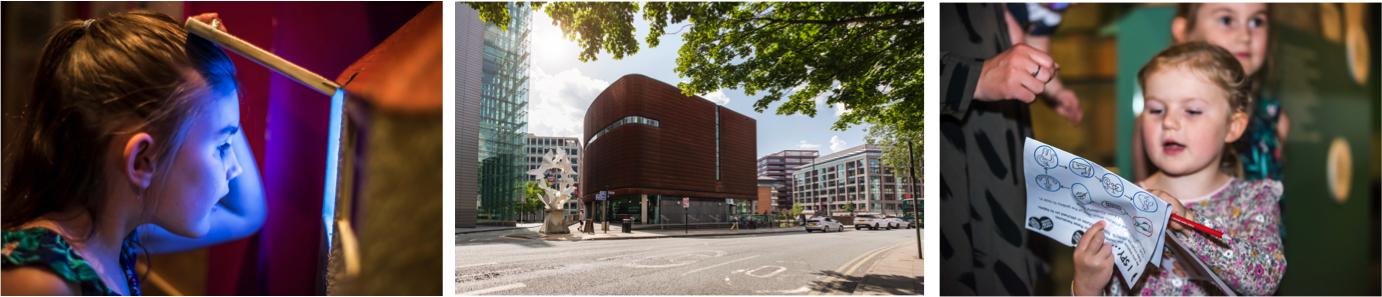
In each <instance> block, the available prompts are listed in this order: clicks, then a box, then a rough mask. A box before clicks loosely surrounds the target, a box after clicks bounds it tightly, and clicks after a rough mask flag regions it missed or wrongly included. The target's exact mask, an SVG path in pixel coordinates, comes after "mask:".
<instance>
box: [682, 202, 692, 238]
mask: <svg viewBox="0 0 1382 297" xmlns="http://www.w3.org/2000/svg"><path fill="white" fill-rule="evenodd" d="M690 212H691V197H681V230H682V231H683V232H682V234H691V225H690V224H688V222H687V219H686V218H687V217H688V215H689V214H690Z"/></svg>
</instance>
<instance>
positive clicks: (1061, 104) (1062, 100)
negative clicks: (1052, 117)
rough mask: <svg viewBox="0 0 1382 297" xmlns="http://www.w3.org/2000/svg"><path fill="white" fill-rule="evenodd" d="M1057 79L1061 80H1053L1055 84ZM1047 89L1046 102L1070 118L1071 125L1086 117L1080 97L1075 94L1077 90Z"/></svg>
mask: <svg viewBox="0 0 1382 297" xmlns="http://www.w3.org/2000/svg"><path fill="white" fill-rule="evenodd" d="M1057 81H1059V80H1051V83H1052V84H1053V85H1054V84H1055V83H1056V82H1057ZM1046 91H1047V92H1046V94H1045V96H1042V98H1046V103H1047V104H1050V105H1051V109H1053V110H1055V111H1056V114H1059V115H1061V116H1063V117H1065V118H1066V119H1069V120H1070V125H1071V126H1074V125H1079V124H1080V120H1082V119H1084V111H1082V110H1080V98H1079V97H1076V96H1075V91H1071V90H1070V89H1066V88H1059V89H1056V88H1054V87H1048V88H1046Z"/></svg>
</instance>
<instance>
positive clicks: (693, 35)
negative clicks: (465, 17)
mask: <svg viewBox="0 0 1382 297" xmlns="http://www.w3.org/2000/svg"><path fill="white" fill-rule="evenodd" d="M469 5H470V7H471V8H474V9H476V10H479V11H480V16H481V19H482V20H486V21H488V22H491V23H496V24H507V20H508V14H507V13H506V12H507V10H506V9H507V7H506V6H505V5H504V4H503V3H470V4H469ZM533 6H534V7H535V8H536V7H542V8H543V11H544V12H546V13H547V15H548V16H550V17H551V18H552V22H553V25H556V26H558V27H560V28H561V30H562V34H563V37H565V38H567V39H568V40H572V41H576V42H577V43H578V44H579V45H580V46H581V48H582V52H581V53H580V55H579V59H580V60H581V61H583V62H588V61H592V60H596V55H597V54H599V53H601V52H602V51H605V52H608V53H610V54H611V55H612V56H613V57H614V59H622V58H623V57H624V56H627V55H633V54H636V53H638V50H639V43H638V40H637V39H636V38H635V35H634V34H635V31H636V28H635V27H634V26H633V25H632V24H633V21H634V19H633V18H634V14H635V13H637V12H639V11H640V10H641V12H642V15H641V17H642V18H643V19H644V20H648V21H650V22H651V25H650V31H649V32H648V35H647V36H646V37H645V38H644V42H646V43H647V44H648V47H657V46H658V45H659V44H660V39H661V37H662V36H666V35H671V34H676V33H679V32H685V33H683V34H682V39H683V41H684V42H683V44H682V47H681V48H680V49H679V50H678V58H677V68H676V69H675V71H676V72H677V74H678V75H680V76H682V77H685V78H688V79H689V81H688V82H682V83H678V84H677V87H678V88H681V89H682V90H683V92H684V93H685V94H687V95H694V94H704V93H709V92H713V91H716V90H720V89H726V88H729V89H742V90H743V91H744V94H746V95H749V96H756V95H757V94H758V93H760V92H762V93H764V95H763V97H761V98H759V99H758V100H757V101H756V102H755V103H754V111H757V112H760V113H761V112H763V111H764V110H766V109H768V107H769V106H770V105H771V104H772V103H774V102H778V101H784V100H785V101H784V102H782V103H781V104H780V105H778V107H777V110H776V113H777V114H779V115H794V114H803V115H807V116H811V117H815V116H816V114H817V106H818V104H819V103H825V104H827V105H831V106H834V105H837V104H839V105H843V107H844V108H845V109H847V110H848V112H846V113H844V114H843V115H841V116H840V119H839V120H836V121H835V124H834V125H833V126H832V129H834V130H840V131H843V130H845V129H848V128H849V127H850V126H852V125H859V124H861V123H864V122H868V123H874V124H892V125H896V126H897V127H898V128H900V129H904V130H907V131H921V130H922V125H921V123H920V121H919V119H921V116H922V105H923V102H922V101H923V100H922V65H923V62H922V60H923V59H922V44H923V41H922V40H923V38H922V34H923V30H922V27H923V21H922V19H923V14H922V7H923V4H922V3H921V2H878V3H873V2H649V3H644V4H643V5H642V7H640V5H639V4H638V3H626V2H625V3H614V2H609V3H588V2H558V3H551V4H548V5H541V4H534V5H533ZM669 25H672V26H679V28H676V31H674V32H672V33H671V34H669V33H668V32H667V29H668V26H669ZM819 101H824V102H819Z"/></svg>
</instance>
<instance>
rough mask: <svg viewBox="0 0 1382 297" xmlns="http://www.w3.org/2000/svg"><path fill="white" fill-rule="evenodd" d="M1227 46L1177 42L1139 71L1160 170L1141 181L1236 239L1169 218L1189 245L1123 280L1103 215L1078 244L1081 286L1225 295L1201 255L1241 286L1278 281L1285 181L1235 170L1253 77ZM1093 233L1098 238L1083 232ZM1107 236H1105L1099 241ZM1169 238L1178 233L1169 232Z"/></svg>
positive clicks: (1249, 290) (1257, 287)
mask: <svg viewBox="0 0 1382 297" xmlns="http://www.w3.org/2000/svg"><path fill="white" fill-rule="evenodd" d="M1238 61H1239V60H1238V59H1235V56H1234V54H1232V53H1230V52H1229V51H1227V50H1225V49H1223V48H1221V47H1219V46H1216V45H1213V44H1209V43H1206V42H1190V43H1182V44H1178V45H1175V46H1172V47H1170V48H1168V49H1166V50H1164V51H1162V52H1161V53H1159V54H1157V55H1156V57H1154V58H1152V61H1151V62H1149V63H1147V65H1146V66H1144V67H1143V68H1142V71H1141V72H1138V76H1137V79H1138V82H1139V83H1140V84H1141V85H1143V86H1145V89H1144V91H1143V97H1145V98H1146V100H1145V102H1144V108H1143V110H1142V115H1141V119H1140V121H1142V123H1141V128H1142V137H1143V139H1142V140H1143V143H1144V144H1145V147H1144V149H1146V151H1147V152H1148V155H1149V156H1150V157H1151V160H1152V163H1153V164H1155V165H1156V166H1157V168H1159V169H1160V170H1159V171H1157V172H1156V173H1153V174H1152V176H1151V177H1148V178H1147V179H1146V180H1144V181H1143V182H1142V183H1140V184H1139V185H1140V186H1142V187H1143V188H1145V189H1147V191H1148V192H1149V193H1151V194H1152V195H1155V196H1157V197H1160V198H1161V199H1162V200H1165V201H1166V202H1168V203H1171V204H1172V205H1173V210H1172V211H1173V213H1175V214H1176V215H1179V216H1181V217H1185V218H1187V219H1190V220H1193V221H1196V222H1200V223H1201V224H1204V225H1206V226H1209V227H1211V228H1215V229H1216V230H1219V231H1223V232H1225V233H1227V234H1229V235H1230V236H1232V238H1233V240H1231V241H1229V242H1227V243H1226V242H1224V241H1221V240H1219V239H1217V238H1211V237H1210V236H1207V235H1205V234H1204V233H1201V232H1199V231H1195V230H1194V229H1193V228H1190V227H1189V226H1183V225H1181V224H1180V223H1176V222H1172V223H1170V226H1168V227H1169V228H1168V230H1172V231H1176V232H1168V234H1167V235H1168V236H1175V237H1177V239H1179V240H1180V241H1181V242H1185V243H1186V244H1187V246H1184V248H1185V249H1186V250H1187V251H1188V253H1189V254H1177V253H1176V252H1175V249H1174V248H1172V247H1171V246H1167V247H1166V248H1165V252H1164V254H1163V255H1161V257H1162V259H1161V263H1160V268H1157V267H1155V266H1151V265H1148V266H1147V273H1146V274H1145V275H1146V276H1145V277H1144V280H1143V281H1141V282H1139V283H1137V284H1124V283H1122V281H1121V279H1120V278H1118V277H1114V276H1113V255H1112V251H1111V250H1110V247H1109V244H1107V243H1103V238H1102V233H1101V232H1098V231H1101V230H1102V228H1103V226H1104V223H1103V222H1100V223H1098V224H1095V226H1093V227H1090V228H1089V230H1087V231H1086V233H1085V234H1086V235H1085V238H1083V239H1081V240H1080V243H1079V244H1078V245H1077V246H1076V247H1075V254H1074V259H1075V281H1074V283H1073V284H1072V290H1073V293H1075V294H1077V295H1095V294H1109V295H1128V294H1141V295H1224V294H1226V293H1227V292H1223V291H1222V290H1220V289H1219V287H1218V286H1217V285H1215V282H1214V281H1212V280H1211V279H1210V278H1209V277H1208V276H1207V275H1200V274H1198V273H1195V271H1193V270H1191V267H1192V264H1190V263H1194V262H1192V261H1193V259H1191V258H1188V257H1195V259H1198V260H1199V261H1200V262H1203V263H1204V264H1205V265H1207V266H1208V268H1209V271H1208V272H1207V273H1213V274H1215V275H1217V276H1218V278H1220V279H1222V280H1223V282H1224V284H1225V285H1227V286H1228V288H1229V289H1231V290H1233V291H1234V292H1236V293H1238V294H1242V295H1271V294H1272V293H1273V292H1275V291H1276V288H1277V285H1278V284H1279V282H1280V281H1281V276H1282V274H1284V273H1285V271H1286V259H1285V258H1283V256H1282V254H1281V237H1280V233H1279V232H1278V228H1279V227H1280V225H1279V224H1280V213H1279V212H1278V209H1277V201H1278V199H1280V198H1281V191H1282V188H1281V183H1280V182H1278V181H1273V180H1270V179H1264V180H1256V181H1247V180H1242V179H1237V178H1234V177H1233V176H1232V175H1230V174H1229V172H1234V171H1236V170H1237V169H1236V168H1234V167H1235V165H1236V163H1235V162H1233V161H1234V160H1235V159H1236V158H1237V157H1236V156H1234V155H1233V153H1232V150H1231V147H1230V145H1231V144H1232V143H1233V142H1234V141H1235V140H1238V138H1239V136H1241V135H1242V134H1243V130H1244V129H1245V127H1246V126H1247V123H1248V117H1249V114H1248V112H1249V108H1250V107H1249V106H1251V104H1252V103H1251V97H1250V95H1249V94H1248V90H1249V88H1250V86H1249V84H1250V82H1249V78H1248V76H1247V75H1246V74H1245V73H1244V72H1243V68H1242V66H1241V65H1239V62H1238ZM1086 239H1092V240H1086ZM1101 243H1102V246H1100V244H1101ZM1167 243H1168V245H1169V244H1171V243H1172V241H1171V240H1167Z"/></svg>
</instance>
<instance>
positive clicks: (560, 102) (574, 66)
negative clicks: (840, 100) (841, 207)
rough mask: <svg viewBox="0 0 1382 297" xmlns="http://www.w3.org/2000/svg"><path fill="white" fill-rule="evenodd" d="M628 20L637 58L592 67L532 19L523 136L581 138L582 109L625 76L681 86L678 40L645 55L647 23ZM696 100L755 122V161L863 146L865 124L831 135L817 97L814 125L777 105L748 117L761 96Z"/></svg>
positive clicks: (666, 39)
mask: <svg viewBox="0 0 1382 297" xmlns="http://www.w3.org/2000/svg"><path fill="white" fill-rule="evenodd" d="M634 18H635V27H636V28H637V31H635V32H634V37H635V39H637V40H639V48H640V49H639V51H638V53H637V54H634V55H632V56H625V57H624V59H622V60H615V59H614V58H613V56H612V55H610V54H608V53H601V54H599V55H598V56H597V57H598V60H595V61H591V62H581V61H580V60H577V58H576V57H577V55H578V54H579V53H580V47H579V45H578V44H577V43H576V42H574V41H569V40H566V39H564V38H562V37H561V29H560V28H557V27H556V26H555V25H552V19H551V18H549V17H547V14H546V13H543V12H541V11H538V12H535V13H533V20H532V26H533V33H532V35H531V36H532V61H531V63H532V64H531V67H530V69H531V70H530V71H531V75H532V78H531V79H530V80H529V81H530V85H529V90H530V91H529V95H528V96H529V98H528V100H529V101H530V103H531V104H530V105H529V106H530V107H529V110H528V131H529V133H533V134H535V135H540V136H565V137H577V138H580V137H581V131H582V127H581V126H582V125H583V119H584V118H585V110H586V108H588V107H590V103H591V102H592V101H594V100H595V97H596V96H598V95H599V94H600V91H603V90H604V88H605V87H606V86H609V84H610V83H612V82H614V81H615V80H618V79H619V78H620V77H622V76H624V75H627V74H634V73H638V74H643V75H646V76H648V77H652V78H654V79H657V80H661V81H663V82H666V83H668V84H671V85H676V84H677V83H678V82H682V81H685V79H683V78H681V77H679V76H677V73H676V71H675V70H674V69H676V66H677V65H676V59H677V50H678V49H680V48H681V45H682V38H681V35H680V34H675V35H668V36H663V37H662V39H661V45H659V46H658V47H656V48H648V46H647V44H645V43H643V42H642V41H643V38H645V37H646V36H647V32H648V31H649V30H648V24H649V22H647V21H644V20H643V19H642V18H641V13H638V14H636V15H635V17H634ZM681 28H682V24H675V25H669V26H668V28H667V31H668V32H669V33H679V32H678V30H679V29H681ZM761 93H763V92H760V94H761ZM701 97H702V98H706V99H707V100H710V101H713V102H716V103H718V104H720V105H723V106H725V107H727V108H729V109H731V110H734V111H736V112H738V113H740V114H744V115H746V116H749V117H752V118H754V119H755V120H757V121H758V156H756V157H762V156H764V155H767V154H771V153H776V152H779V151H782V150H795V149H814V150H819V151H820V152H821V155H822V156H824V155H826V154H830V153H833V152H835V151H838V150H843V149H847V148H850V147H853V146H857V145H860V144H863V143H864V126H863V125H858V126H854V127H850V129H848V130H846V131H835V130H830V126H831V125H832V124H834V122H835V120H837V119H839V116H838V113H839V112H840V110H839V109H837V108H836V107H834V106H828V105H826V104H824V98H823V97H822V98H818V99H819V101H818V102H820V103H819V104H818V105H817V113H816V117H815V118H811V117H807V116H804V115H792V116H782V115H777V114H776V109H777V106H778V105H779V104H780V103H781V102H782V101H778V102H775V103H773V104H772V105H771V106H769V108H768V109H766V110H764V111H763V113H757V112H754V111H753V103H754V102H755V101H757V100H758V99H759V97H760V96H753V97H750V96H746V95H744V92H743V91H741V90H734V89H724V90H719V91H716V92H711V93H708V94H702V95H701Z"/></svg>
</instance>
